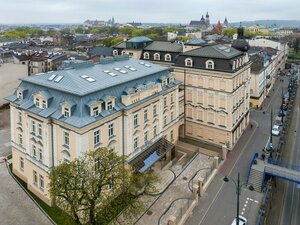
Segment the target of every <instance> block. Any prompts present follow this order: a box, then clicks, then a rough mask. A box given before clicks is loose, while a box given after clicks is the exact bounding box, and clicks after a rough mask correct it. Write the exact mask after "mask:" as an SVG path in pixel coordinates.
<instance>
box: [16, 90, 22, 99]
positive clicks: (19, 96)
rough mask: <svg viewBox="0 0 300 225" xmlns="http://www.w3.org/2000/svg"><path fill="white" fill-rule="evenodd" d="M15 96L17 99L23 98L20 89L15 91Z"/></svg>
mask: <svg viewBox="0 0 300 225" xmlns="http://www.w3.org/2000/svg"><path fill="white" fill-rule="evenodd" d="M17 98H18V99H23V92H22V91H20V90H18V91H17Z"/></svg>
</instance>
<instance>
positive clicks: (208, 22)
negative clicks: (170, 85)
mask: <svg viewBox="0 0 300 225" xmlns="http://www.w3.org/2000/svg"><path fill="white" fill-rule="evenodd" d="M205 22H206V25H207V26H209V25H210V21H209V15H208V12H206V19H205Z"/></svg>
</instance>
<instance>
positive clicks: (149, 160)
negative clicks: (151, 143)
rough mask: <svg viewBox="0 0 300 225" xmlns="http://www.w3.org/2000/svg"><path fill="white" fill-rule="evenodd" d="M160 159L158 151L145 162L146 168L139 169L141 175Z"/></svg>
mask: <svg viewBox="0 0 300 225" xmlns="http://www.w3.org/2000/svg"><path fill="white" fill-rule="evenodd" d="M158 159H159V155H158V154H157V151H155V152H153V153H152V154H151V155H150V156H149V157H148V158H147V159H145V160H144V166H143V167H142V168H141V169H139V172H140V173H143V172H145V170H147V169H148V168H149V167H150V166H152V165H153V164H154V163H155V162H156V161H157V160H158Z"/></svg>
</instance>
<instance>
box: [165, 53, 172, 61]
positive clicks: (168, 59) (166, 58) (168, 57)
mask: <svg viewBox="0 0 300 225" xmlns="http://www.w3.org/2000/svg"><path fill="white" fill-rule="evenodd" d="M165 61H167V62H170V61H171V55H170V54H165Z"/></svg>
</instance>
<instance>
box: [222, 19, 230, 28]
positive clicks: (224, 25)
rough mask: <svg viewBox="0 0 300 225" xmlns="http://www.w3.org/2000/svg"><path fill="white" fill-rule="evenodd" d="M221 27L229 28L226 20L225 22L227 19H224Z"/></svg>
mask: <svg viewBox="0 0 300 225" xmlns="http://www.w3.org/2000/svg"><path fill="white" fill-rule="evenodd" d="M223 27H225V28H226V27H229V23H228V20H227V17H225V20H224V23H223Z"/></svg>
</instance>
